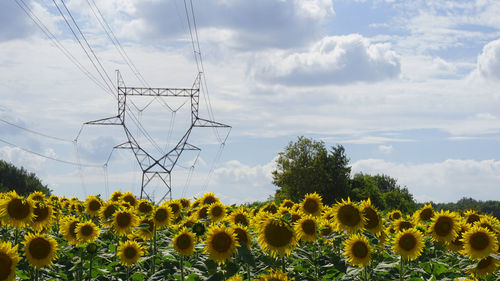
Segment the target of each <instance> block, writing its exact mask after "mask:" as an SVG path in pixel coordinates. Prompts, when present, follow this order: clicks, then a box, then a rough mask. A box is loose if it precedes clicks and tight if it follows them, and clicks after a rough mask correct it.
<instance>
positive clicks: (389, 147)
mask: <svg viewBox="0 0 500 281" xmlns="http://www.w3.org/2000/svg"><path fill="white" fill-rule="evenodd" d="M392 149H393V147H392V145H383V144H382V145H379V146H378V151H380V152H382V153H391V152H392Z"/></svg>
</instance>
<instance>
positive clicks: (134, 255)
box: [117, 240, 145, 267]
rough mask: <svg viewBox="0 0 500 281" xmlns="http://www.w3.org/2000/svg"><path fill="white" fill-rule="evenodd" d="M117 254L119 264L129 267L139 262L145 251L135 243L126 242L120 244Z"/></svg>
mask: <svg viewBox="0 0 500 281" xmlns="http://www.w3.org/2000/svg"><path fill="white" fill-rule="evenodd" d="M117 253H118V258H119V259H120V262H121V264H122V265H124V266H127V267H130V266H133V265H134V264H136V263H138V262H139V260H140V259H141V257H142V256H144V254H145V251H144V249H143V247H142V246H141V245H140V244H139V243H137V242H136V241H132V240H127V241H125V242H120V245H119V246H118V252H117Z"/></svg>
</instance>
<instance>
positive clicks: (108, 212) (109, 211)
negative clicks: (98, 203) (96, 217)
mask: <svg viewBox="0 0 500 281" xmlns="http://www.w3.org/2000/svg"><path fill="white" fill-rule="evenodd" d="M115 211H116V210H115V205H110V206H108V207H106V209H105V210H104V218H105V219H107V218H109V217H111V216H112V215H113V214H114V213H115Z"/></svg>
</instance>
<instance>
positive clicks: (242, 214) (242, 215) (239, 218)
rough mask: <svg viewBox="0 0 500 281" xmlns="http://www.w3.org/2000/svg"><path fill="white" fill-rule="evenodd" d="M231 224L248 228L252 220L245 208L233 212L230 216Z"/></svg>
mask: <svg viewBox="0 0 500 281" xmlns="http://www.w3.org/2000/svg"><path fill="white" fill-rule="evenodd" d="M228 220H229V223H231V224H241V225H243V226H248V225H249V224H250V219H249V217H248V213H247V212H246V211H245V209H244V208H242V207H240V208H238V209H236V211H234V212H232V213H231V215H229V218H228Z"/></svg>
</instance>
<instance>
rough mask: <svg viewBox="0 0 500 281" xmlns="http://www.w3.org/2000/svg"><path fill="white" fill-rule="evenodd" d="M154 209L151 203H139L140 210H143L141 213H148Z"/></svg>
mask: <svg viewBox="0 0 500 281" xmlns="http://www.w3.org/2000/svg"><path fill="white" fill-rule="evenodd" d="M152 210H153V208H152V207H151V205H149V204H148V203H146V202H142V203H141V204H139V212H141V213H144V214H148V213H150V212H151V211H152Z"/></svg>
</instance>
